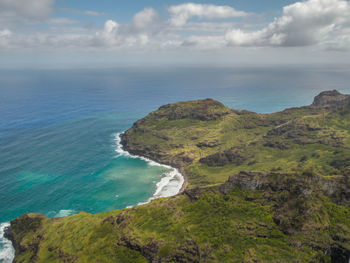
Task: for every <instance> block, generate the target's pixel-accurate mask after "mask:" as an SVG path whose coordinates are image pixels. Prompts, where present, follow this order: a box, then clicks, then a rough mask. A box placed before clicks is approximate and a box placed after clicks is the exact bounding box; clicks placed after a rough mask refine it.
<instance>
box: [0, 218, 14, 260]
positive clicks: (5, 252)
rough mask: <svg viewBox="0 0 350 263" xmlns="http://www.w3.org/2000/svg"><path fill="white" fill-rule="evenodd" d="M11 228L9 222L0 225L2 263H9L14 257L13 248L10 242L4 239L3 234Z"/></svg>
mask: <svg viewBox="0 0 350 263" xmlns="http://www.w3.org/2000/svg"><path fill="white" fill-rule="evenodd" d="M9 227H11V224H10V223H9V222H6V223H0V241H1V243H2V245H3V248H2V249H1V250H0V260H2V261H1V262H3V263H11V262H13V259H14V257H15V248H14V246H13V244H12V241H11V240H10V239H8V238H6V237H5V233H6V231H7V230H8V228H9Z"/></svg>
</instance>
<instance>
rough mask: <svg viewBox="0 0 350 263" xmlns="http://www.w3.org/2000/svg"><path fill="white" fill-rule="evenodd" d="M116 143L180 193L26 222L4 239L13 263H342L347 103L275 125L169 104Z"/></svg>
mask: <svg viewBox="0 0 350 263" xmlns="http://www.w3.org/2000/svg"><path fill="white" fill-rule="evenodd" d="M121 143H122V145H123V147H124V149H125V150H127V151H129V152H130V153H132V154H136V155H141V156H144V157H147V158H149V159H152V160H155V161H157V162H159V163H162V164H167V165H171V166H173V167H176V168H178V169H179V170H180V171H181V172H182V174H183V175H184V176H185V178H186V184H185V185H184V187H183V189H182V192H181V193H180V194H178V195H177V196H174V197H170V198H160V199H157V200H153V201H152V202H151V203H149V204H146V205H142V206H137V207H134V208H131V209H123V210H118V211H112V212H107V213H102V214H96V215H91V214H88V213H84V212H81V213H79V214H77V215H73V216H69V217H66V218H56V219H49V218H46V217H44V216H42V215H39V214H25V215H23V216H21V217H19V218H17V219H15V220H13V221H12V222H11V228H10V231H8V232H7V236H8V237H9V238H10V239H11V240H12V241H13V243H14V246H15V248H16V256H15V262H348V261H349V256H350V207H349V206H350V182H349V180H348V178H349V176H350V169H349V167H350V96H349V95H344V94H341V93H339V92H337V91H326V92H322V93H320V94H319V95H318V96H316V97H315V99H314V102H313V104H312V105H310V106H304V107H298V108H291V109H286V110H284V111H282V112H277V113H273V114H257V113H254V112H249V111H244V110H233V109H229V108H227V107H225V106H224V105H223V104H221V103H220V102H217V101H214V100H212V99H206V100H199V101H188V102H179V103H175V104H169V105H165V106H162V107H160V108H159V109H158V110H156V111H154V112H152V113H150V114H149V115H148V116H146V117H145V118H143V119H141V120H139V121H137V122H135V124H134V125H133V126H132V127H131V128H130V129H129V130H127V131H126V132H125V133H124V134H123V136H122V138H121Z"/></svg>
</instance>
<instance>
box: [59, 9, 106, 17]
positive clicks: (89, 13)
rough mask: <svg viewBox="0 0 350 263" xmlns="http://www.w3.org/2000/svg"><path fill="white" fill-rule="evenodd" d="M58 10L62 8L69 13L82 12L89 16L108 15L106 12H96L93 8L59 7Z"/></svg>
mask: <svg viewBox="0 0 350 263" xmlns="http://www.w3.org/2000/svg"><path fill="white" fill-rule="evenodd" d="M57 10H62V11H66V12H69V13H74V14H81V15H87V16H104V15H106V14H105V13H102V12H96V11H92V10H80V9H75V8H62V7H61V8H57Z"/></svg>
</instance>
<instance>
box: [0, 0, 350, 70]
mask: <svg viewBox="0 0 350 263" xmlns="http://www.w3.org/2000/svg"><path fill="white" fill-rule="evenodd" d="M349 50H350V3H349V1H348V0H302V1H292V0H264V1H258V0H244V1H243V0H217V1H208V0H203V1H179V0H172V1H164V0H148V1H112V0H100V1H87V0H85V1H83V0H70V1H68V0H31V1H28V0H0V58H1V60H0V66H2V67H4V66H14V67H16V66H26V65H36V64H37V65H51V66H52V65H66V64H72V65H73V64H76V65H79V64H84V65H95V64H96V65H97V64H102V65H118V64H143V63H154V64H159V63H169V64H171V63H177V64H178V63H180V64H181V63H184V64H203V63H207V64H208V63H209V64H241V63H244V64H252V63H261V64H269V63H273V64H296V63H314V64H320V63H323V64H325V63H348V61H350V56H349Z"/></svg>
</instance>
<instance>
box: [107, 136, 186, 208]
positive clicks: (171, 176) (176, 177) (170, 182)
mask: <svg viewBox="0 0 350 263" xmlns="http://www.w3.org/2000/svg"><path fill="white" fill-rule="evenodd" d="M122 134H123V132H119V133H116V134H115V135H114V136H115V137H114V141H115V143H116V147H117V148H116V150H115V151H116V152H117V153H118V157H119V156H127V157H130V158H138V159H141V160H143V161H145V162H147V163H148V164H149V165H151V166H161V167H164V168H166V169H169V170H170V171H169V172H167V173H166V176H164V177H163V178H162V179H161V180H160V181H159V182H158V183H157V184H156V187H157V188H156V191H155V192H154V194H153V196H152V197H150V198H149V199H148V200H147V201H145V202H141V203H138V204H137V205H142V204H147V203H149V202H151V201H152V200H155V199H157V198H162V197H171V196H176V195H178V194H181V193H182V192H183V191H184V190H185V189H186V186H187V178H186V175H184V173H183V171H182V169H181V168H175V167H172V166H170V165H168V164H162V163H159V162H157V161H155V160H152V159H150V158H148V157H144V156H140V155H135V154H131V153H130V152H129V151H127V150H126V149H125V147H124V146H123V145H122V144H121V136H122Z"/></svg>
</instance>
